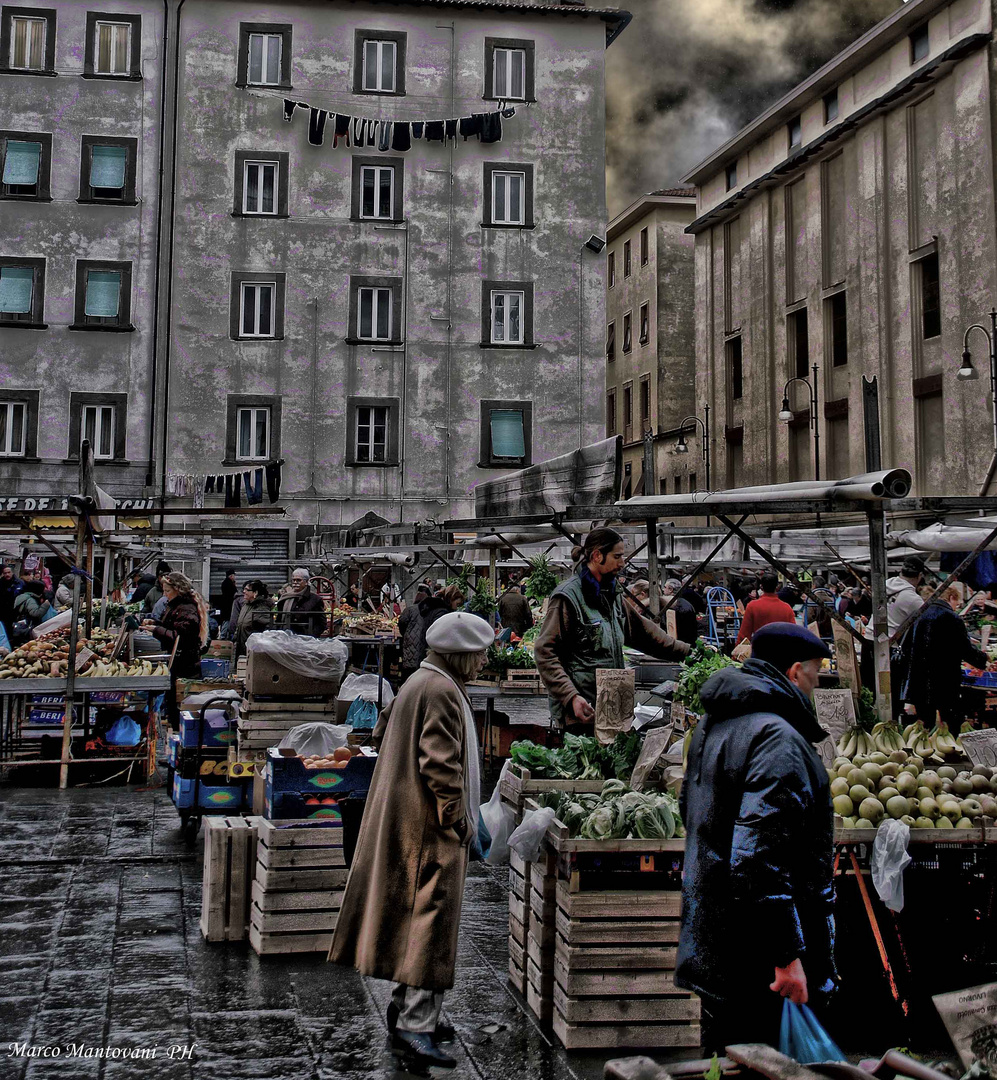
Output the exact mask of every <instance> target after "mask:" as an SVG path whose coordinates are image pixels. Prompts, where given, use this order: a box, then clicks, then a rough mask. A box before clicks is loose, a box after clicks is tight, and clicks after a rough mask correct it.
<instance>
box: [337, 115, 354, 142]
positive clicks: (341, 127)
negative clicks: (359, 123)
mask: <svg viewBox="0 0 997 1080" xmlns="http://www.w3.org/2000/svg"><path fill="white" fill-rule="evenodd" d="M352 119H353V117H352V116H346V115H344V114H343V113H336V131H335V134H334V135H333V137H332V148H333V150H335V149H336V147H337V146H338V145H339V140H340V139H345V140H346V145H347V146H349V145H350V121H351V120H352Z"/></svg>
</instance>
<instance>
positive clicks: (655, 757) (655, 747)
mask: <svg viewBox="0 0 997 1080" xmlns="http://www.w3.org/2000/svg"><path fill="white" fill-rule="evenodd" d="M671 735H672V728H671V727H662V728H655V729H654V730H653V731H651V732H648V736H647V738H646V739H645V740H644V745H643V747H642V748H641V751H640V757H639V758H637V764H636V765H635V766H634V771H633V774H632V775H631V777H630V786H631V787H632V788H633V789H634V791H641V790H642V789H643V787H644V781H645V780H647V778H648V776H650V774H651V773H652V772H653V771H654V768H655V766H656V765H657V764H658V761H659V760H660V758H661V755H662V754H663V753H664V752H665V751H666V750H667V749H668V740H669V739H670V738H671Z"/></svg>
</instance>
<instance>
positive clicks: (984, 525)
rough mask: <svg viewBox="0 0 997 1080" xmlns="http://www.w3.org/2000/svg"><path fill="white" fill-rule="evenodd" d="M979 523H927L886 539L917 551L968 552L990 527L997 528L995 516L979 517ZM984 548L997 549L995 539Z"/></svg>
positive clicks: (888, 536) (891, 534)
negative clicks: (972, 524)
mask: <svg viewBox="0 0 997 1080" xmlns="http://www.w3.org/2000/svg"><path fill="white" fill-rule="evenodd" d="M974 520H978V521H979V523H980V525H979V528H976V527H966V526H961V525H942V524H937V525H929V526H928V527H927V528H926V529H904V530H900V531H898V532H891V533H888V534H887V537H886V538H887V541H888V542H892V543H895V544H904V545H906V546H907V547H911V548H917V549H918V550H919V551H963V552H969V551H973V550H974V549H975V548H976V545H977V544H979V543H980V541H981V540H982V539H983V538H984V536H986V534H987V533H988V532H990V531H991V529H994V528H997V518H992V517H981V518H978V519H974ZM986 550H989V551H997V539H995V540H992V541H991V542H990V543H989V544H988V545H987V548H986Z"/></svg>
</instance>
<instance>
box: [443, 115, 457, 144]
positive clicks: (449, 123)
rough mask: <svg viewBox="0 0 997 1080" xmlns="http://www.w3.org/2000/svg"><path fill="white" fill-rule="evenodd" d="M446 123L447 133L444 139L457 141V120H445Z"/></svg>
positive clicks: (445, 140)
mask: <svg viewBox="0 0 997 1080" xmlns="http://www.w3.org/2000/svg"><path fill="white" fill-rule="evenodd" d="M444 123H445V124H446V133H445V135H444V137H443V141H444V142H454V143H455V142H456V141H457V121H456V120H445V121H444Z"/></svg>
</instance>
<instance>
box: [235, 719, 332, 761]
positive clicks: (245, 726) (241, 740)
mask: <svg viewBox="0 0 997 1080" xmlns="http://www.w3.org/2000/svg"><path fill="white" fill-rule="evenodd" d="M266 715H267V717H268V719H248V718H246V717H243V716H240V717H239V719H238V720H237V721H236V746H237V747H238V750H239V753H240V754H250V753H252V752H253V751H266V750H268V749H269V748H270V747H271V746H277V745H278V744H279V743H280V742H282V741H283V739H284V736H285V735H286V734H287V733H288V732H289V731H291V730H292V729H294V728H296V727H298V725H299V724H311V723H315V722H324V723H328V721H329V715H328V714H327V713H295V714H293V715H290V716H281V715H280V714H278V713H268V714H266Z"/></svg>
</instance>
